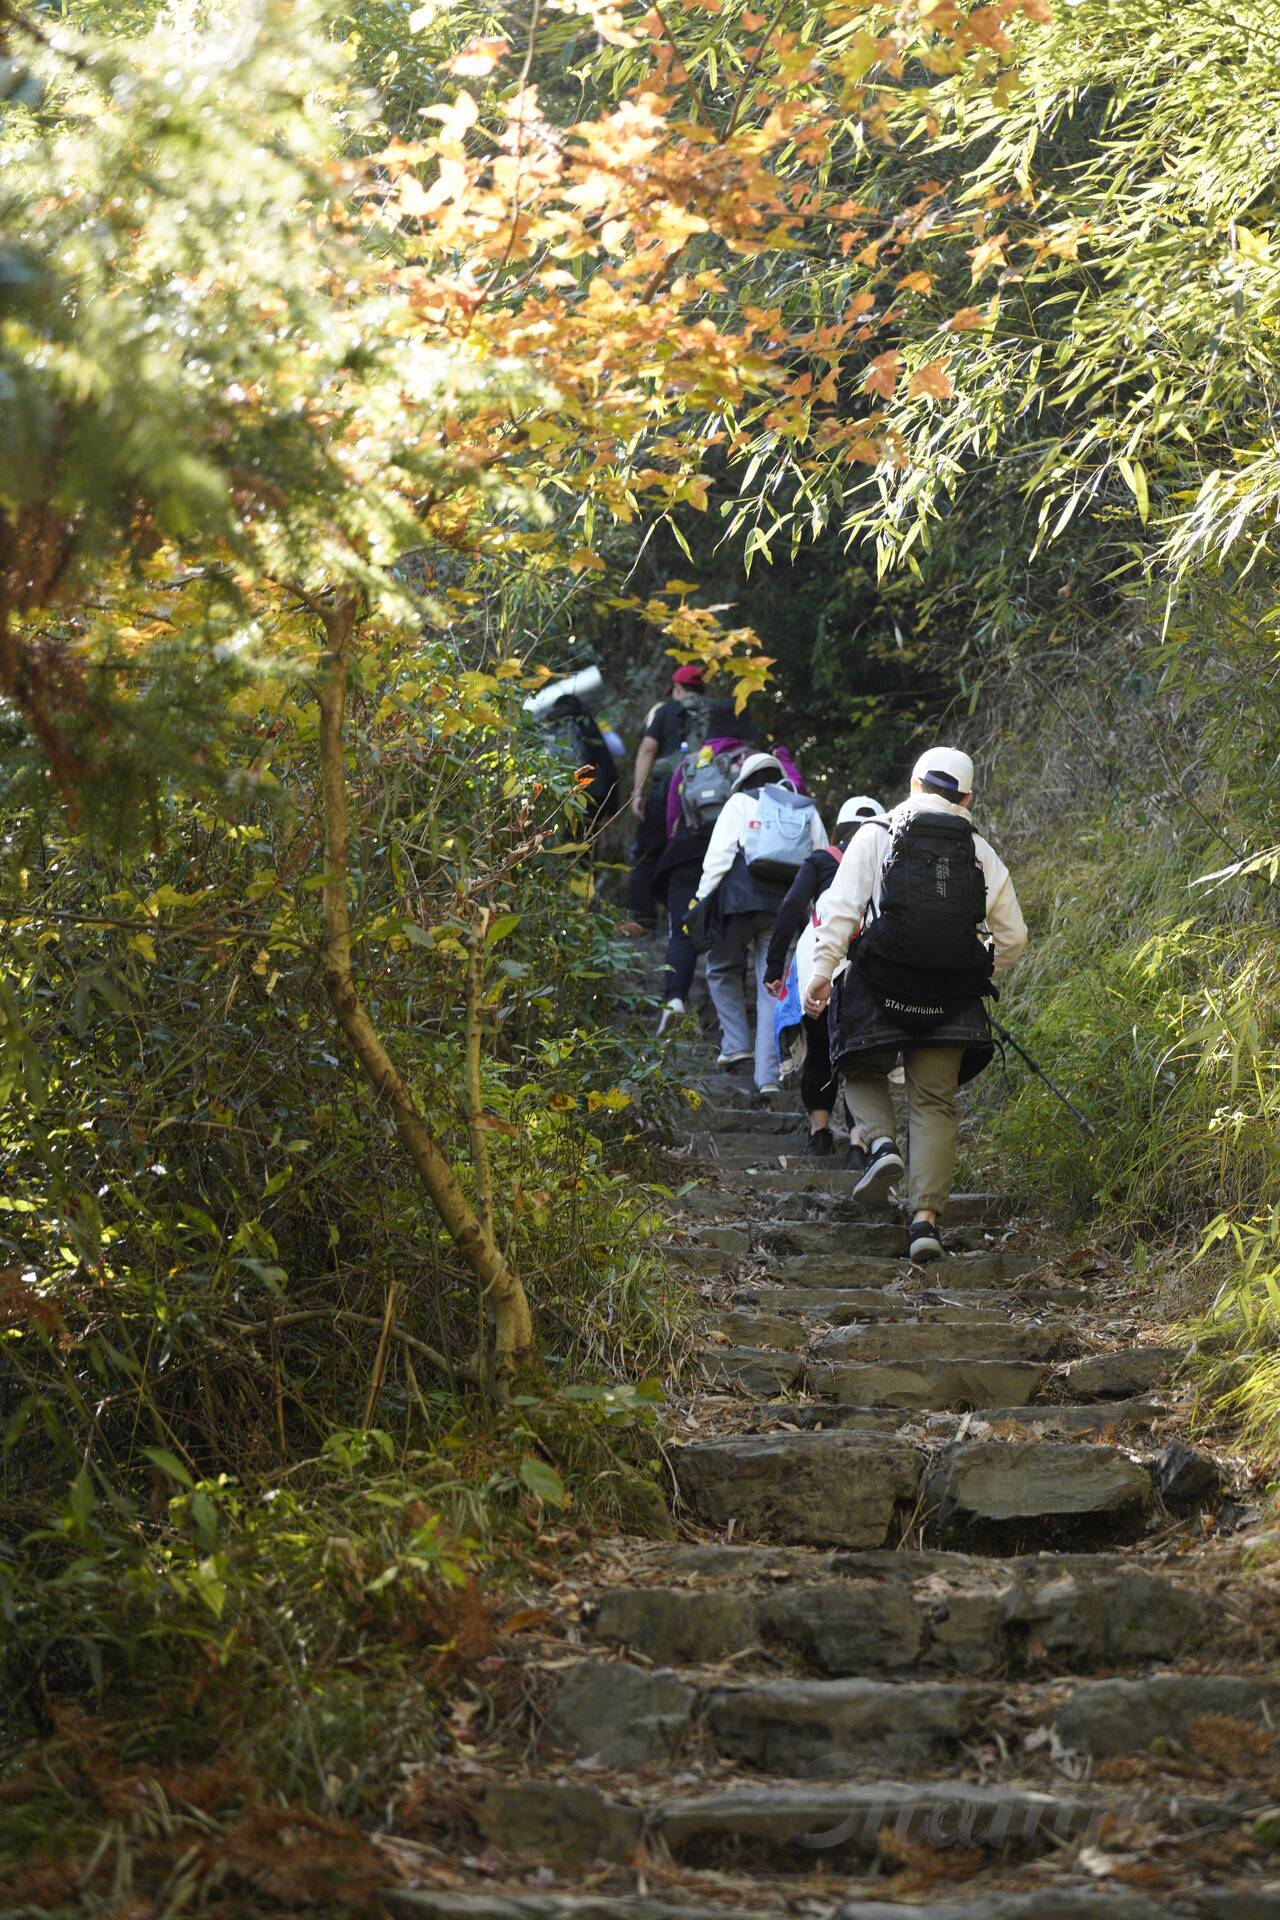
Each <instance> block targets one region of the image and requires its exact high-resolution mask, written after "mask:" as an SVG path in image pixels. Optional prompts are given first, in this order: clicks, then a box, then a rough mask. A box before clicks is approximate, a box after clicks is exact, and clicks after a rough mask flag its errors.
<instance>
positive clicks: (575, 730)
mask: <svg viewBox="0 0 1280 1920" xmlns="http://www.w3.org/2000/svg"><path fill="white" fill-rule="evenodd" d="M603 685H604V681H603V678H602V677H601V674H600V670H599V668H598V667H586V668H584V669H583V671H582V672H581V673H575V674H571V675H570V676H569V678H568V679H565V680H556V681H552V683H551V684H550V685H549V686H546V687H544V688H543V689H542V691H541V692H540V693H538V694H535V695H533V696H532V697H531V698H530V699H528V700H526V701H525V703H524V707H525V712H526V713H528V714H529V715H530V716H531V717H532V718H533V719H534V720H536V721H537V723H538V725H539V727H540V728H541V729H542V733H543V737H544V738H545V740H546V742H547V745H548V746H549V747H550V748H551V750H552V752H553V753H554V754H555V755H556V757H557V759H559V760H562V761H564V762H566V763H567V764H568V765H569V766H570V767H571V768H572V769H573V770H574V771H575V773H576V774H577V777H578V792H579V794H580V795H581V796H582V798H583V799H584V800H585V801H586V817H585V819H584V821H583V837H584V838H585V839H587V840H592V839H594V837H595V835H596V834H597V833H598V832H599V830H600V828H601V826H602V825H603V824H604V822H605V821H607V820H608V818H609V817H610V815H611V814H612V813H613V812H614V809H615V805H616V802H617V797H618V768H617V764H616V762H615V759H614V756H613V751H612V749H611V747H610V745H609V742H608V739H607V738H606V736H605V734H604V733H602V732H601V730H600V725H599V722H598V721H597V720H596V717H595V715H594V714H593V713H592V711H591V709H590V707H589V706H587V705H586V702H587V700H589V699H590V698H591V696H592V695H593V694H597V693H599V692H600V690H601V688H602V687H603ZM615 737H616V736H615ZM619 744H621V743H619Z"/></svg>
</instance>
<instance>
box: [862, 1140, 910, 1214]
mask: <svg viewBox="0 0 1280 1920" xmlns="http://www.w3.org/2000/svg"><path fill="white" fill-rule="evenodd" d="M906 1170H907V1169H906V1166H905V1164H904V1162H903V1158H902V1155H901V1154H900V1153H899V1152H898V1149H897V1148H896V1147H895V1146H894V1144H893V1142H892V1140H877V1142H876V1144H875V1146H874V1147H872V1149H871V1152H870V1154H869V1155H868V1156H867V1170H866V1172H865V1173H864V1174H863V1176H862V1178H861V1180H859V1181H858V1182H857V1183H856V1185H855V1186H854V1189H853V1197H854V1199H855V1200H873V1201H874V1200H885V1199H887V1198H888V1195H889V1189H890V1187H891V1186H892V1185H893V1183H894V1181H895V1180H897V1179H898V1178H899V1176H900V1175H901V1174H904V1173H905V1172H906Z"/></svg>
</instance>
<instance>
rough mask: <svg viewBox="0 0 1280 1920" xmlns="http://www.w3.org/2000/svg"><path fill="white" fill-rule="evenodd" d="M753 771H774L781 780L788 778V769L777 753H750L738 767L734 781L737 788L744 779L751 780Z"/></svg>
mask: <svg viewBox="0 0 1280 1920" xmlns="http://www.w3.org/2000/svg"><path fill="white" fill-rule="evenodd" d="M753 773H774V774H776V775H777V776H778V778H779V780H785V779H786V770H785V768H784V767H783V764H782V762H781V760H779V759H778V757H777V755H776V754H773V753H749V754H748V755H747V757H746V759H745V760H744V761H743V763H742V765H741V766H740V767H739V768H738V777H737V779H736V780H735V781H734V783H733V784H734V788H735V790H736V789H737V788H738V787H740V786H741V785H742V783H743V781H744V780H749V779H750V778H751V776H752V774H753Z"/></svg>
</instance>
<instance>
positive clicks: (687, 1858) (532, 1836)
mask: <svg viewBox="0 0 1280 1920" xmlns="http://www.w3.org/2000/svg"><path fill="white" fill-rule="evenodd" d="M1180 1804H1181V1805H1185V1808H1186V1815H1189V1816H1190V1817H1191V1818H1194V1817H1195V1815H1196V1813H1197V1812H1198V1811H1199V1808H1198V1807H1197V1804H1196V1803H1194V1802H1191V1801H1187V1802H1185V1803H1180ZM1214 1810H1215V1811H1216V1806H1215V1809H1214ZM1109 1811H1110V1804H1109V1802H1108V1801H1107V1799H1106V1798H1105V1797H1104V1796H1092V1797H1090V1798H1087V1799H1085V1798H1081V1797H1078V1796H1074V1795H1068V1794H1065V1793H1057V1794H1047V1793H1036V1792H1033V1791H1030V1790H1028V1789H1026V1788H1019V1787H985V1786H969V1785H964V1784H955V1785H951V1784H947V1783H938V1784H934V1785H924V1786H916V1785H902V1784H900V1783H899V1782H896V1781H882V1782H877V1783H875V1784H873V1785H869V1786H837V1787H821V1786H796V1785H791V1784H787V1783H783V1784H777V1785H760V1786H755V1785H752V1786H731V1787H727V1788H724V1789H722V1790H721V1791H719V1792H712V1793H703V1794H690V1795H688V1796H687V1797H685V1798H679V1799H675V1798H671V1799H666V1800H659V1801H656V1802H651V1803H649V1804H648V1805H647V1806H644V1805H640V1804H634V1803H630V1802H628V1801H624V1800H621V1799H618V1798H616V1797H614V1796H611V1795H609V1794H606V1793H604V1792H602V1791H601V1789H600V1788H598V1787H594V1786H589V1785H585V1784H583V1783H580V1782H578V1781H570V1780H513V1781H497V1780H495V1781H492V1782H490V1783H489V1785H488V1787H487V1789H486V1790H485V1793H484V1797H483V1800H482V1802H481V1804H480V1808H479V1818H480V1823H481V1826H482V1828H483V1830H484V1832H485V1835H486V1837H487V1838H488V1840H489V1842H490V1844H491V1845H493V1846H495V1847H499V1848H501V1850H502V1852H504V1853H507V1854H511V1855H516V1856H522V1857H525V1858H530V1859H533V1860H536V1861H537V1862H538V1863H539V1864H545V1863H548V1862H557V1863H558V1862H560V1861H583V1862H585V1861H589V1860H606V1861H607V1860H616V1861H622V1860H629V1859H631V1858H632V1856H633V1855H634V1853H635V1851H636V1849H637V1847H639V1846H640V1844H641V1842H642V1840H643V1839H644V1838H645V1837H646V1835H649V1836H652V1839H653V1841H654V1842H656V1843H657V1844H658V1845H659V1847H661V1848H665V1850H666V1851H667V1853H668V1854H669V1855H670V1857H671V1858H672V1859H674V1860H675V1861H677V1862H679V1863H681V1864H683V1865H686V1866H693V1867H697V1866H720V1865H730V1864H738V1865H745V1866H748V1867H749V1866H753V1865H762V1866H767V1867H769V1868H771V1869H773V1870H774V1871H777V1870H778V1869H779V1868H781V1867H783V1866H797V1867H798V1866H803V1868H804V1870H805V1871H806V1872H809V1873H813V1872H815V1871H829V1870H831V1869H839V1868H841V1867H843V1866H845V1865H846V1864H847V1863H849V1862H852V1861H867V1860H875V1859H876V1858H877V1856H878V1854H879V1847H880V1840H879V1836H880V1835H881V1834H882V1833H884V1832H892V1833H894V1834H895V1835H896V1836H897V1837H898V1838H899V1839H901V1840H908V1841H919V1842H923V1843H924V1844H926V1845H929V1846H934V1847H939V1848H945V1847H948V1846H955V1845H961V1846H964V1847H966V1848H980V1849H981V1850H982V1851H983V1852H986V1853H990V1854H992V1855H993V1856H997V1857H1005V1858H1014V1859H1018V1858H1030V1857H1034V1856H1035V1855H1037V1854H1041V1853H1045V1852H1048V1851H1051V1850H1052V1851H1057V1850H1059V1849H1061V1848H1062V1847H1063V1846H1064V1845H1067V1844H1069V1843H1070V1842H1071V1841H1073V1840H1076V1839H1079V1838H1082V1837H1083V1836H1085V1835H1087V1834H1089V1833H1092V1832H1096V1831H1100V1830H1101V1827H1102V1823H1103V1821H1104V1820H1105V1818H1106V1815H1107V1813H1108V1812H1109ZM1184 1817H1186V1816H1185V1815H1184Z"/></svg>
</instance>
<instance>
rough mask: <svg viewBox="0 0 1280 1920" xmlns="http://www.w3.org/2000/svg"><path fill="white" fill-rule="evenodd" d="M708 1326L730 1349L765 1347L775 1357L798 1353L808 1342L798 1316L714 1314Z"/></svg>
mask: <svg viewBox="0 0 1280 1920" xmlns="http://www.w3.org/2000/svg"><path fill="white" fill-rule="evenodd" d="M739 1297H741V1296H739ZM708 1326H709V1327H710V1328H711V1329H712V1330H713V1331H714V1332H715V1333H718V1334H723V1336H724V1338H725V1339H726V1340H727V1341H728V1342H729V1344H730V1346H734V1347H769V1348H772V1349H773V1351H774V1352H776V1353H795V1352H798V1351H799V1350H800V1349H801V1348H802V1347H803V1346H804V1345H805V1343H806V1342H807V1340H808V1338H809V1330H808V1328H807V1327H806V1325H805V1323H804V1321H803V1320H802V1319H800V1318H799V1316H796V1317H794V1318H792V1317H787V1316H784V1315H782V1314H780V1313H757V1312H754V1311H752V1310H750V1309H749V1308H743V1309H741V1310H738V1311H734V1312H729V1313H717V1314H716V1315H715V1316H714V1317H713V1318H712V1319H711V1320H710V1321H709V1322H708Z"/></svg>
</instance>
